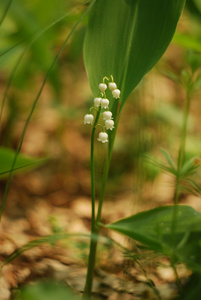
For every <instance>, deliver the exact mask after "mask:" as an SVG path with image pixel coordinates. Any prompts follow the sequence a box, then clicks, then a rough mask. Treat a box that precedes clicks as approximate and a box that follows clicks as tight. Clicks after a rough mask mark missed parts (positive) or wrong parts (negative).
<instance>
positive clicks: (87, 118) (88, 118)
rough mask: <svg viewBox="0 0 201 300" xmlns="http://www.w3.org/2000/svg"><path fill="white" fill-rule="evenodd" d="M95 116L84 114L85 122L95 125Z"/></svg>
mask: <svg viewBox="0 0 201 300" xmlns="http://www.w3.org/2000/svg"><path fill="white" fill-rule="evenodd" d="M93 121H94V116H93V115H92V114H86V115H85V116H84V124H91V125H93Z"/></svg>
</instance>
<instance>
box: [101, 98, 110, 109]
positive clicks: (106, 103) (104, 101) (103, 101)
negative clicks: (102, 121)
mask: <svg viewBox="0 0 201 300" xmlns="http://www.w3.org/2000/svg"><path fill="white" fill-rule="evenodd" d="M109 103H110V102H109V100H108V99H106V98H102V99H101V107H102V108H108V106H109Z"/></svg>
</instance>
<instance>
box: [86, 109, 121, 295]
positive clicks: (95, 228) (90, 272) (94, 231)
mask: <svg viewBox="0 0 201 300" xmlns="http://www.w3.org/2000/svg"><path fill="white" fill-rule="evenodd" d="M99 115H100V110H99V112H98V113H97V116H96V119H95V123H94V127H93V130H92V136H91V193H92V225H91V241H90V252H89V259H88V269H87V278H86V283H85V288H84V293H83V299H85V296H87V297H88V299H89V298H90V297H91V290H92V283H93V276H94V268H95V261H96V249H97V243H98V235H99V227H100V225H99V222H100V219H101V211H102V205H103V199H104V194H105V187H106V182H107V178H108V172H109V167H110V161H111V157H112V149H113V145H114V140H115V136H116V130H117V125H118V124H117V123H118V122H117V123H116V126H115V130H114V131H113V132H112V134H111V139H110V141H109V147H108V154H107V158H106V161H105V166H104V171H103V178H102V186H101V193H100V198H99V205H98V213H97V217H96V220H95V175H94V134H95V126H96V124H97V122H98V118H99ZM97 117H98V118H97Z"/></svg>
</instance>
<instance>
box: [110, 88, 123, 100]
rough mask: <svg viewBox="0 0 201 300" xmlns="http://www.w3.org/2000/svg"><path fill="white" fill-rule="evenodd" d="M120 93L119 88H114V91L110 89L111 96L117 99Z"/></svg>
mask: <svg viewBox="0 0 201 300" xmlns="http://www.w3.org/2000/svg"><path fill="white" fill-rule="evenodd" d="M120 93H121V91H120V90H119V89H115V90H114V91H112V96H113V97H114V98H115V99H118V98H119V97H120Z"/></svg>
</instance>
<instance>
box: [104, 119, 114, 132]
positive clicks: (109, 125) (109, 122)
mask: <svg viewBox="0 0 201 300" xmlns="http://www.w3.org/2000/svg"><path fill="white" fill-rule="evenodd" d="M105 128H106V129H107V130H108V129H110V130H112V129H113V128H114V121H113V120H106V121H105Z"/></svg>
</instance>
